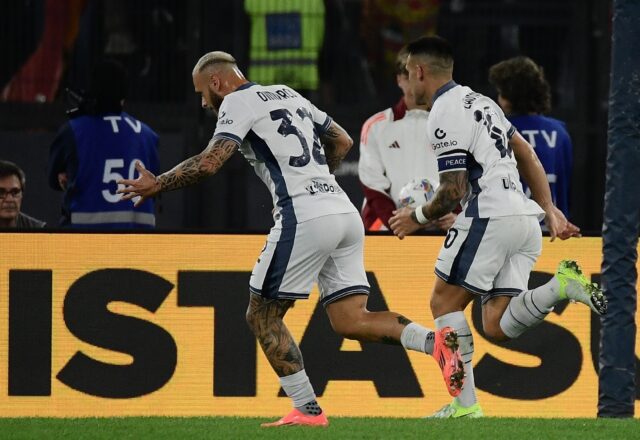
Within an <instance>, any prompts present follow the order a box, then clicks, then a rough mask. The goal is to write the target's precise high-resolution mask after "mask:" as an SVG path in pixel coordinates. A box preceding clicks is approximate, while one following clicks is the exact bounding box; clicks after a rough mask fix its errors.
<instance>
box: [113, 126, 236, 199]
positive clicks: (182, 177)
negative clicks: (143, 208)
mask: <svg viewBox="0 0 640 440" xmlns="http://www.w3.org/2000/svg"><path fill="white" fill-rule="evenodd" d="M238 147H239V144H238V143H237V142H236V141H234V140H231V139H226V138H213V139H212V140H211V142H209V145H208V146H207V148H205V149H204V151H202V152H201V153H199V154H196V155H195V156H193V157H190V158H189V159H187V160H185V161H184V162H182V163H180V164H178V165H176V166H175V167H174V168H173V169H171V170H170V171H167V172H166V173H163V174H161V175H159V176H158V177H156V176H154V175H153V174H152V173H151V172H150V171H148V170H146V169H145V168H144V166H143V165H142V163H140V162H136V169H137V170H138V173H139V174H140V177H138V178H137V179H135V180H134V179H123V180H120V181H118V184H119V185H125V186H124V188H121V189H119V190H118V193H121V194H124V196H122V200H130V199H132V198H134V197H140V199H139V200H138V201H137V202H136V203H135V206H138V205H140V204H142V203H143V202H144V201H145V200H146V199H148V198H150V197H153V196H154V195H156V194H158V193H160V192H163V191H171V190H174V189H178V188H183V187H185V186H188V185H193V184H194V183H197V182H199V181H200V180H202V179H203V178H205V177H207V176H211V175H213V174H215V173H217V172H218V170H219V169H220V168H221V167H222V165H223V164H224V163H225V162H226V161H227V160H228V159H229V158H230V157H231V156H232V155H233V153H234V152H235V151H236V150H237V149H238Z"/></svg>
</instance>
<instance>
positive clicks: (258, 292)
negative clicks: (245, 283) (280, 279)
mask: <svg viewBox="0 0 640 440" xmlns="http://www.w3.org/2000/svg"><path fill="white" fill-rule="evenodd" d="M249 291H250V292H251V293H254V294H256V295H260V296H264V295H263V294H262V290H261V289H256V288H255V287H253V286H251V285H249ZM265 298H266V297H265ZM273 298H278V299H307V298H309V294H308V293H297V292H281V291H278V292H276V295H275V296H274V297H273ZM273 298H270V299H273Z"/></svg>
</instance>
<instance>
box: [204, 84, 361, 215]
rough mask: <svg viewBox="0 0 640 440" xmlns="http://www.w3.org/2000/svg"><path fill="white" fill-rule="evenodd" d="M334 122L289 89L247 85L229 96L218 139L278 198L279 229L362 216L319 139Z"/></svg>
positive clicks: (221, 112)
mask: <svg viewBox="0 0 640 440" xmlns="http://www.w3.org/2000/svg"><path fill="white" fill-rule="evenodd" d="M331 121H332V120H331V118H330V117H329V116H327V114H326V113H325V112H323V111H320V110H318V109H317V108H316V107H315V106H314V105H313V104H311V103H310V102H309V100H307V99H306V98H304V97H302V96H300V94H298V93H297V92H296V91H295V90H293V89H291V88H290V87H287V86H284V85H272V86H262V85H259V84H255V83H251V82H250V83H246V84H244V85H242V86H241V87H239V88H238V89H237V90H236V91H234V92H233V93H230V94H229V95H227V96H225V98H224V100H223V101H222V105H221V106H220V110H219V112H218V124H217V125H216V130H215V133H214V135H213V136H214V137H215V138H228V139H233V140H235V141H237V142H239V143H240V144H241V146H240V152H241V153H242V154H243V156H244V157H245V158H246V159H247V161H248V162H249V163H250V164H251V165H252V166H253V168H254V169H255V172H256V174H257V175H258V177H260V179H261V180H262V181H263V182H264V183H265V184H266V185H267V187H268V188H269V191H270V192H271V196H272V197H273V205H274V207H275V209H274V213H273V214H274V215H273V218H274V221H275V226H276V227H287V226H293V225H295V224H297V223H301V222H304V221H306V220H310V219H312V218H316V217H321V216H324V215H330V214H341V213H347V212H358V211H357V210H356V208H355V206H353V203H351V201H350V200H349V198H348V197H347V195H346V194H345V193H344V191H343V190H342V188H340V185H338V183H337V182H336V179H335V177H334V176H333V175H332V174H330V173H329V167H328V166H327V160H326V157H325V155H324V149H323V147H322V144H321V143H320V140H319V136H321V135H322V134H324V132H325V131H326V130H327V129H328V128H329V126H330V125H331Z"/></svg>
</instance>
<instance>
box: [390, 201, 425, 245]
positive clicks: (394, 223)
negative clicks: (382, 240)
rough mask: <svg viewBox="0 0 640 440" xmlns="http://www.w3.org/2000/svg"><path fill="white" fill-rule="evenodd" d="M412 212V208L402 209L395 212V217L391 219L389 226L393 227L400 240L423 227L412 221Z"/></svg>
mask: <svg viewBox="0 0 640 440" xmlns="http://www.w3.org/2000/svg"><path fill="white" fill-rule="evenodd" d="M412 212H413V209H412V208H408V207H404V208H400V209H398V210H395V211H393V217H391V218H390V219H389V226H391V230H392V231H393V233H394V234H395V235H397V236H398V238H399V239H400V240H402V239H403V238H404V237H406V236H407V235H409V234H411V233H413V232H415V231H417V230H418V229H420V228H421V227H422V225H420V224H418V223H416V222H414V221H413V220H412V219H411V213H412Z"/></svg>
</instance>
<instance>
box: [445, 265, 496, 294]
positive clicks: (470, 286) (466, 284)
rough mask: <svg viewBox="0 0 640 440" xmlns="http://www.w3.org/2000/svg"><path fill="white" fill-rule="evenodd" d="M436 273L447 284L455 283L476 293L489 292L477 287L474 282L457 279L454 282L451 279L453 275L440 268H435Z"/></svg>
mask: <svg viewBox="0 0 640 440" xmlns="http://www.w3.org/2000/svg"><path fill="white" fill-rule="evenodd" d="M435 273H436V275H437V276H438V278H441V279H442V281H444V282H445V283H447V284H453V285H456V286H460V287H464V288H465V289H467V290H468V291H469V292H471V293H475V294H476V295H486V294H487V291H486V290H484V289H481V288H479V287H476V286H474V285H472V284H469V283H467V282H465V281H456V282H454V281H453V280H451V277H449V276H448V275H447V274H445V273H444V272H442V271H440V270H438V269H437V268H436V270H435Z"/></svg>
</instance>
